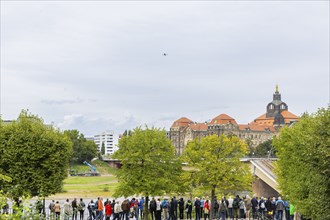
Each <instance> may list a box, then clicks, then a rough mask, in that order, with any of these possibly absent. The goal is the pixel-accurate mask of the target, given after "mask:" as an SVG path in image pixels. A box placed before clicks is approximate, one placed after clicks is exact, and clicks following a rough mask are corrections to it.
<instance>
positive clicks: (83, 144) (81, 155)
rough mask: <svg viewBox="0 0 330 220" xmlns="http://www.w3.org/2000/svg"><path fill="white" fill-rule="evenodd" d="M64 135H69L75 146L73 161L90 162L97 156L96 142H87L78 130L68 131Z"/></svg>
mask: <svg viewBox="0 0 330 220" xmlns="http://www.w3.org/2000/svg"><path fill="white" fill-rule="evenodd" d="M64 134H65V135H67V136H68V137H69V138H70V140H71V142H72V145H73V153H72V158H71V161H75V162H78V163H82V162H84V161H85V160H86V161H90V160H92V159H93V158H95V157H96V156H97V153H98V152H97V145H96V144H95V143H94V141H91V140H86V138H85V137H84V135H83V134H81V133H79V131H78V130H66V131H64Z"/></svg>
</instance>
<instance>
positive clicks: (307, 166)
mask: <svg viewBox="0 0 330 220" xmlns="http://www.w3.org/2000/svg"><path fill="white" fill-rule="evenodd" d="M273 143H274V146H275V148H276V149H277V151H278V152H277V156H278V158H279V161H278V163H277V165H278V166H277V176H278V182H279V186H280V189H281V193H282V194H283V195H287V196H288V197H289V200H290V201H291V202H292V203H294V204H295V205H296V207H297V210H298V211H299V212H301V213H303V214H305V215H306V216H308V217H311V218H312V219H315V220H323V219H330V212H329V207H330V202H329V201H330V200H329V195H330V107H328V108H327V109H320V110H319V111H318V112H316V113H314V114H305V115H303V116H302V117H301V118H300V119H299V122H297V123H296V124H294V125H293V126H292V127H285V128H283V129H282V130H281V133H280V135H279V137H278V138H275V139H274V141H273Z"/></svg>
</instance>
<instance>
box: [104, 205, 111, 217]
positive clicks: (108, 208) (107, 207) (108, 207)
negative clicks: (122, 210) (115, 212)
mask: <svg viewBox="0 0 330 220" xmlns="http://www.w3.org/2000/svg"><path fill="white" fill-rule="evenodd" d="M105 214H106V215H111V214H112V207H111V205H110V204H109V203H108V204H106V205H105Z"/></svg>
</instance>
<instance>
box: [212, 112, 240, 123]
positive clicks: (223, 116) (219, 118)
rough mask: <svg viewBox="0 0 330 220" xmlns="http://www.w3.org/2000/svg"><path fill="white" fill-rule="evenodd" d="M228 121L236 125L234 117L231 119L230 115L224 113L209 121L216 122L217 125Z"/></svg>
mask: <svg viewBox="0 0 330 220" xmlns="http://www.w3.org/2000/svg"><path fill="white" fill-rule="evenodd" d="M228 123H232V124H235V125H237V122H236V121H235V119H233V118H232V117H230V116H229V115H226V114H220V115H218V116H217V117H215V118H213V119H212V121H211V122H210V124H218V125H219V124H220V125H221V124H228Z"/></svg>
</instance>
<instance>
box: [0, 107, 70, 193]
mask: <svg viewBox="0 0 330 220" xmlns="http://www.w3.org/2000/svg"><path fill="white" fill-rule="evenodd" d="M0 123H1V144H0V155H1V160H0V173H1V174H2V175H5V176H7V177H9V178H10V179H11V181H10V182H7V181H0V189H1V190H2V191H3V192H4V193H7V194H9V196H11V197H13V198H17V197H20V196H22V195H28V196H48V195H51V194H54V193H56V192H60V191H61V188H62V183H63V180H64V179H65V178H66V176H67V166H68V162H69V158H70V157H71V152H72V145H71V142H70V140H69V139H68V138H67V137H66V136H65V135H64V134H63V133H62V132H60V131H59V130H56V129H54V128H53V127H52V126H49V125H45V124H44V122H43V120H42V119H41V118H39V117H37V116H35V115H32V114H30V113H28V112H27V111H22V112H21V114H20V115H19V118H18V119H17V121H14V122H11V123H9V124H6V125H4V123H3V122H2V121H1V122H0Z"/></svg>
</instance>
